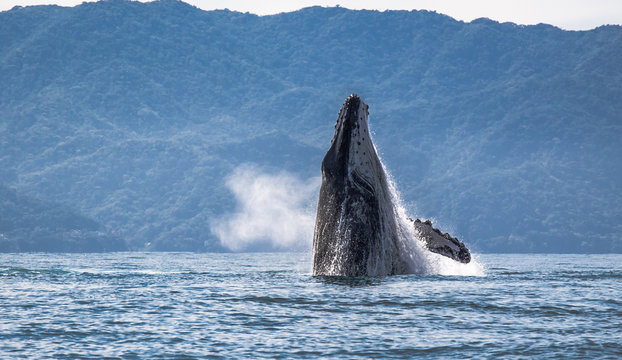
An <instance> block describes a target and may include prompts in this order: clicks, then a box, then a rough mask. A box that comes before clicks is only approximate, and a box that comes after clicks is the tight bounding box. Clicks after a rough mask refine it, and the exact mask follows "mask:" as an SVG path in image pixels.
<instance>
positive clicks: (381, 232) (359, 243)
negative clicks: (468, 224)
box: [313, 95, 470, 276]
mask: <svg viewBox="0 0 622 360" xmlns="http://www.w3.org/2000/svg"><path fill="white" fill-rule="evenodd" d="M367 116H368V107H367V105H366V104H365V103H364V102H363V101H362V100H361V99H360V98H359V97H358V96H356V95H351V96H350V97H348V98H347V99H346V101H345V103H344V104H343V106H342V108H341V111H340V112H339V117H338V119H337V124H336V125H335V134H334V136H333V140H332V143H331V146H330V149H329V150H328V152H327V153H326V155H325V156H324V160H323V161H322V185H321V188H320V195H319V200H318V208H317V216H316V222H315V232H314V235H313V274H314V275H337V276H383V275H394V274H407V273H412V272H414V270H413V259H412V256H411V255H409V252H410V251H408V249H409V248H412V246H414V243H413V237H415V236H418V237H419V238H421V239H422V240H423V241H424V243H425V244H426V246H427V248H428V249H429V250H430V251H434V252H437V253H439V254H441V255H445V256H448V257H451V258H453V259H455V260H458V261H461V262H469V261H470V254H469V252H468V249H466V247H465V246H464V244H462V243H461V242H459V241H458V240H457V239H455V238H453V237H451V236H449V235H448V234H446V236H445V235H443V234H441V233H440V231H438V230H437V229H434V228H432V225H431V223H429V222H421V221H420V220H412V221H409V222H402V221H400V216H399V211H398V208H397V205H396V204H395V199H393V198H392V196H393V195H392V194H393V192H392V191H391V188H390V186H391V185H390V183H389V181H387V175H386V173H385V171H384V168H383V166H382V163H381V161H380V159H379V158H378V154H377V153H376V149H375V147H374V146H373V144H372V141H371V138H370V136H369V128H368V126H367ZM409 227H410V228H409ZM465 251H466V253H465Z"/></svg>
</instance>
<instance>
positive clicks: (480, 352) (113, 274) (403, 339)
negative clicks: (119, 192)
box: [0, 253, 622, 359]
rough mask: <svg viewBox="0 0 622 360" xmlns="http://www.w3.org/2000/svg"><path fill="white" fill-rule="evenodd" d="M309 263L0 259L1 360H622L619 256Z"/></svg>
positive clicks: (265, 257)
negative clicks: (343, 270) (318, 271)
mask: <svg viewBox="0 0 622 360" xmlns="http://www.w3.org/2000/svg"><path fill="white" fill-rule="evenodd" d="M310 260H311V254H310V253H248V254H214V253H200V254H197V253H105V254H43V253H34V254H0V311H1V314H0V358H2V359H20V358H27V359H100V358H105V359H116V358H119V359H202V358H286V359H297V358H339V359H342V358H347V359H358V358H361V359H363V358H364V359H367V358H399V359H410V358H415V357H416V358H423V359H425V358H430V359H471V358H473V359H490V358H495V359H496V358H502V359H505V358H517V359H520V358H523V359H534V358H540V359H620V358H622V255H559V254H555V255H542V254H520V255H515V254H513V255H508V254H504V255H494V254H486V255H476V261H477V262H476V264H478V267H477V268H471V269H470V270H468V271H463V270H455V269H454V270H451V269H450V270H448V271H446V272H445V273H444V274H443V275H433V274H427V275H426V274H418V275H402V276H392V277H379V278H374V277H362V278H339V277H313V276H311V274H310V270H311V267H310Z"/></svg>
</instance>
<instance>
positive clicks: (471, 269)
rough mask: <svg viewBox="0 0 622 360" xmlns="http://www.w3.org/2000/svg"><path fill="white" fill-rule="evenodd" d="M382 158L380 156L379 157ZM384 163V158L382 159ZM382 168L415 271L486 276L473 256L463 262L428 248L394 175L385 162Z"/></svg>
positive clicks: (420, 272) (403, 244)
mask: <svg viewBox="0 0 622 360" xmlns="http://www.w3.org/2000/svg"><path fill="white" fill-rule="evenodd" d="M378 158H379V159H380V157H378ZM380 162H381V163H382V159H380ZM382 169H383V170H384V173H385V175H386V179H387V184H388V186H389V191H390V193H391V200H392V203H393V206H394V211H395V218H396V219H397V221H398V226H399V228H400V229H399V230H400V231H399V234H400V238H401V239H400V240H401V241H400V243H401V245H402V251H403V252H404V253H405V254H404V255H406V256H405V257H406V258H407V259H408V262H409V263H410V266H411V269H412V272H413V273H416V274H428V275H447V276H456V275H459V276H485V275H486V273H485V268H484V266H483V265H482V264H481V263H479V261H477V259H476V257H475V256H472V258H471V261H470V262H469V263H468V264H463V263H460V262H458V261H455V260H452V259H450V258H448V257H446V256H443V255H440V254H436V253H433V252H431V251H429V250H427V249H426V247H425V243H424V241H423V240H422V239H421V238H420V237H419V235H418V234H417V232H416V231H415V228H414V226H413V225H412V222H411V221H410V220H409V219H408V216H407V215H406V209H405V207H404V205H403V202H402V198H401V196H400V194H399V192H398V191H397V188H396V186H395V183H394V181H393V177H392V176H391V174H390V173H389V172H388V171H387V169H386V167H385V166H384V163H382Z"/></svg>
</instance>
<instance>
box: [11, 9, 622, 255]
mask: <svg viewBox="0 0 622 360" xmlns="http://www.w3.org/2000/svg"><path fill="white" fill-rule="evenodd" d="M620 55H622V28H621V27H620V26H603V27H599V28H596V29H594V30H589V31H565V30H561V29H559V28H556V27H553V26H550V25H533V26H522V25H515V24H512V23H509V24H508V23H497V22H495V21H484V20H480V19H478V20H474V21H472V22H470V23H465V22H460V21H456V20H454V19H452V18H450V17H449V16H446V15H442V14H436V13H433V12H421V11H410V12H408V11H386V12H377V11H355V10H348V9H345V8H321V7H311V8H305V9H302V10H299V11H296V12H291V13H281V14H276V15H269V16H257V15H254V14H245V13H238V12H232V11H227V10H218V11H209V12H206V11H203V10H200V9H197V8H195V7H192V6H191V5H188V4H185V3H182V2H175V1H170V2H169V1H167V2H152V3H138V2H125V1H113V2H98V3H84V4H82V5H79V6H76V7H72V8H62V7H26V8H20V9H13V10H9V11H6V12H2V13H0V114H2V115H0V145H1V146H0V148H1V150H0V182H1V183H4V184H6V185H8V186H10V187H12V188H15V189H17V190H18V191H20V192H22V193H25V194H27V195H30V196H36V197H41V198H44V199H46V200H49V201H53V202H59V203H62V204H64V205H66V206H69V207H72V208H75V209H78V210H79V211H80V212H81V213H83V214H85V215H87V216H89V217H91V218H94V219H96V220H98V221H99V222H101V223H103V224H104V225H105V226H106V227H109V228H114V229H118V231H119V232H120V234H121V236H122V237H123V238H126V239H128V241H129V243H130V246H131V248H134V249H146V248H147V249H155V250H193V251H222V250H224V249H223V248H222V247H221V246H220V244H219V242H218V239H216V238H214V235H213V234H211V233H210V230H209V222H210V219H212V218H213V217H215V216H218V215H220V214H222V213H226V212H227V211H229V209H231V208H232V207H233V206H234V200H233V199H232V198H231V196H230V195H229V193H228V190H227V189H226V187H225V186H224V181H223V179H224V178H225V177H226V176H227V175H228V174H229V173H231V171H232V170H233V169H234V168H235V167H236V166H238V165H239V164H241V163H244V162H251V163H257V164H259V165H261V166H266V167H268V168H279V169H281V168H282V169H285V170H287V171H290V172H294V173H296V174H299V175H300V176H302V177H310V176H317V175H318V174H319V163H320V161H321V157H322V156H323V153H324V152H325V150H326V148H327V147H328V141H329V139H330V136H331V134H332V125H333V124H334V119H335V118H336V111H337V109H338V108H339V106H340V105H341V102H342V100H343V98H345V97H346V96H347V95H349V94H350V93H351V92H356V93H358V94H359V95H361V96H362V97H363V98H364V99H365V101H366V103H368V104H370V113H371V116H370V126H371V127H372V129H373V130H374V131H375V134H374V136H375V138H374V141H375V143H376V145H377V146H378V148H379V151H380V153H381V155H382V157H383V161H384V162H385V164H386V165H387V167H388V169H389V171H390V172H391V173H392V174H393V176H394V178H395V180H396V182H397V184H398V189H399V190H400V191H401V193H402V196H403V198H404V200H405V202H406V203H407V205H409V207H411V208H412V209H413V212H415V213H413V214H411V215H413V216H419V217H432V218H435V219H436V220H437V221H440V222H441V223H444V224H445V225H447V227H449V228H451V229H452V233H454V234H457V235H458V236H459V237H460V239H461V240H463V241H465V242H466V243H467V244H470V245H473V247H474V248H475V250H478V251H485V252H490V251H495V252H505V251H509V252H514V251H536V252H607V251H617V252H619V251H622V243H621V238H622V228H621V227H620V225H618V224H620V223H621V221H620V220H622V207H621V205H618V204H621V203H622V201H621V200H622V199H621V195H620V194H621V193H622V192H620V185H621V184H620V180H618V179H620V178H622V164H621V161H620V160H619V159H620V158H621V156H620V155H622V154H621V150H620V149H621V148H622V146H621V145H622V144H621V140H620V139H621V137H620V135H622V121H621V120H620V115H619V114H621V113H622V106H621V105H620V104H619V101H618V99H620V98H622V90H621V89H620V86H619V84H620V83H622V69H621V66H620V65H618V64H617V62H616V59H618V58H620ZM274 144H282V146H281V147H279V146H275V145H274ZM277 164H278V165H277ZM176 214H177V215H176ZM179 214H185V215H183V216H182V215H179ZM590 225H592V227H590ZM147 243H150V244H151V245H150V246H149V247H146V245H145V244H147ZM544 243H546V244H544ZM582 244H583V245H582Z"/></svg>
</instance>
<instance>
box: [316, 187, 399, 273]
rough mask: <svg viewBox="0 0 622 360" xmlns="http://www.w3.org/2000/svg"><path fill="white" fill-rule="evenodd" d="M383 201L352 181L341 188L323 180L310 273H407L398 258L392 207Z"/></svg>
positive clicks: (395, 225)
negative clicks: (341, 189) (356, 187)
mask: <svg viewBox="0 0 622 360" xmlns="http://www.w3.org/2000/svg"><path fill="white" fill-rule="evenodd" d="M389 204H390V203H389ZM386 205H387V204H386V203H382V202H381V201H377V199H376V198H375V197H374V196H369V195H368V194H365V193H361V192H360V191H358V190H357V189H355V185H354V184H348V185H347V186H346V189H345V191H340V190H339V189H332V186H331V184H330V183H327V182H323V183H322V187H321V189H320V202H319V206H318V215H317V218H316V227H315V233H314V239H313V275H325V276H385V275H395V274H406V273H410V272H411V269H410V268H409V266H408V264H407V262H405V261H403V260H402V258H401V250H400V244H399V243H398V241H397V239H398V238H399V237H398V235H397V231H398V229H397V224H396V223H395V221H394V219H393V218H392V215H393V209H391V208H385V207H386Z"/></svg>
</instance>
